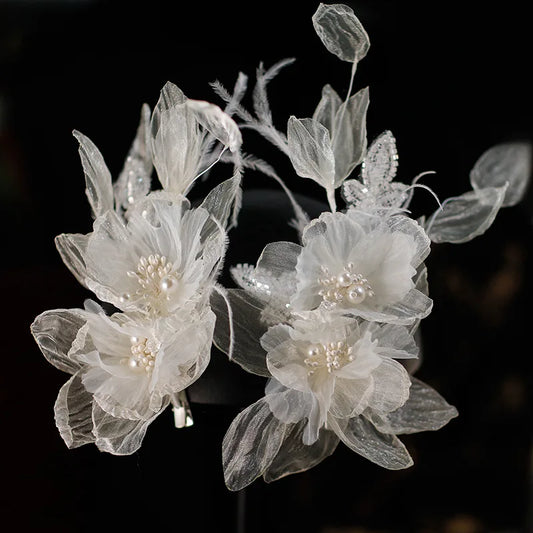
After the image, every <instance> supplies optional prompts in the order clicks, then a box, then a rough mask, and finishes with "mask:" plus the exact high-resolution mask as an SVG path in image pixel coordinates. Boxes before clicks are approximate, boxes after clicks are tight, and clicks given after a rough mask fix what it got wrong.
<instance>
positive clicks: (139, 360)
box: [122, 337, 161, 375]
mask: <svg viewBox="0 0 533 533" xmlns="http://www.w3.org/2000/svg"><path fill="white" fill-rule="evenodd" d="M130 342H131V348H130V352H131V355H130V356H129V357H125V358H124V359H123V360H122V364H125V365H128V367H129V368H131V369H132V370H138V371H141V372H142V371H144V372H146V373H147V374H148V375H150V374H151V373H152V371H153V370H154V366H155V359H156V356H157V353H158V351H159V348H160V347H161V345H160V344H159V343H157V342H155V341H153V340H151V339H147V338H145V337H131V339H130Z"/></svg>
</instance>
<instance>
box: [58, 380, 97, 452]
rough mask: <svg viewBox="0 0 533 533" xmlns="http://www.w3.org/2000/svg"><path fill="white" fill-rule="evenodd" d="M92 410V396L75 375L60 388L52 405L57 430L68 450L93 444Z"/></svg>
mask: <svg viewBox="0 0 533 533" xmlns="http://www.w3.org/2000/svg"><path fill="white" fill-rule="evenodd" d="M92 410H93V396H92V394H91V393H89V392H87V390H86V389H85V387H84V386H83V383H82V382H81V379H80V376H79V373H78V374H75V375H74V376H72V377H71V378H70V379H69V380H68V381H67V382H66V383H65V384H64V385H63V386H62V387H61V389H60V391H59V394H58V396H57V400H56V402H55V405H54V417H55V422H56V426H57V429H58V430H59V434H60V435H61V437H62V439H63V440H64V441H65V444H66V445H67V446H68V447H69V448H78V447H79V446H83V445H84V444H90V443H93V442H94V440H95V438H94V434H93V431H92V430H93V421H92Z"/></svg>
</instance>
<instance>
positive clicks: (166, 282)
mask: <svg viewBox="0 0 533 533" xmlns="http://www.w3.org/2000/svg"><path fill="white" fill-rule="evenodd" d="M159 286H160V287H161V290H162V291H165V292H166V291H169V290H170V289H172V287H173V286H174V281H173V280H172V278H170V277H167V278H163V279H162V280H161V282H160V283H159Z"/></svg>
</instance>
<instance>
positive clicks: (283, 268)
mask: <svg viewBox="0 0 533 533" xmlns="http://www.w3.org/2000/svg"><path fill="white" fill-rule="evenodd" d="M301 251H302V247H301V246H300V245H299V244H295V243H293V242H287V241H281V242H271V243H269V244H267V245H266V246H265V247H264V249H263V251H262V252H261V255H260V256H259V259H258V260H257V267H256V268H257V269H259V270H261V271H263V272H268V273H269V274H270V275H272V276H274V277H275V278H277V277H279V276H283V275H284V274H290V273H292V272H294V270H295V268H296V263H297V262H298V257H299V255H300V253H301Z"/></svg>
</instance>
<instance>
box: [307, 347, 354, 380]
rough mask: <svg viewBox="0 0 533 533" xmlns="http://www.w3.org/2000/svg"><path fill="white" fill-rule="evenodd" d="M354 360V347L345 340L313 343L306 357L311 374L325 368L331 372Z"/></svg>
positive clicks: (309, 373)
mask: <svg viewBox="0 0 533 533" xmlns="http://www.w3.org/2000/svg"><path fill="white" fill-rule="evenodd" d="M352 361H353V355H352V347H351V346H348V345H347V344H346V343H345V342H343V341H337V342H328V343H327V344H311V345H310V346H309V347H308V349H307V352H306V358H305V359H304V363H305V364H306V365H307V366H308V367H309V371H308V372H307V374H308V375H309V376H312V375H313V374H314V373H315V372H316V371H317V370H320V369H324V368H325V369H327V371H328V372H329V373H330V374H331V373H332V372H333V371H334V370H339V369H340V368H342V367H343V366H344V365H347V364H348V363H350V362H352Z"/></svg>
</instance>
